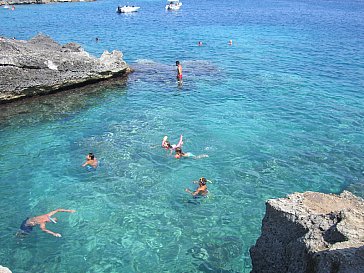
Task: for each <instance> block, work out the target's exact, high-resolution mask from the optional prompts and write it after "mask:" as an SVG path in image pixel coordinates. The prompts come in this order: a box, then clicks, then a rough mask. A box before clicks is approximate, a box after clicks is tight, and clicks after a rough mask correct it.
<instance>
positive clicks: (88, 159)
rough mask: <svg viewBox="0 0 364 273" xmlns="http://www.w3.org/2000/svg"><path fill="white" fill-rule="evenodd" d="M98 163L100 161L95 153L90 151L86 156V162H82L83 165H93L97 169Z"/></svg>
mask: <svg viewBox="0 0 364 273" xmlns="http://www.w3.org/2000/svg"><path fill="white" fill-rule="evenodd" d="M97 165H98V162H97V159H96V157H95V155H94V154H93V153H89V154H88V155H87V156H86V162H85V163H83V164H82V167H86V166H91V167H93V168H94V169H96V168H97Z"/></svg>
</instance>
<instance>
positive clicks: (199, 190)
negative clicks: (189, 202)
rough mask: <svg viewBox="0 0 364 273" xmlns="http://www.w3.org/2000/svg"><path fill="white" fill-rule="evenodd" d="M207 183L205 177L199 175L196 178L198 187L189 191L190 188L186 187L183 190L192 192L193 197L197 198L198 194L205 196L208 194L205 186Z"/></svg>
mask: <svg viewBox="0 0 364 273" xmlns="http://www.w3.org/2000/svg"><path fill="white" fill-rule="evenodd" d="M206 183H207V179H206V178H205V177H201V178H200V179H199V180H198V188H197V189H196V190H195V191H191V190H190V189H186V190H185V191H186V192H188V193H190V194H192V196H193V197H195V198H197V197H198V196H203V197H205V196H207V194H208V192H209V191H208V189H207V186H206Z"/></svg>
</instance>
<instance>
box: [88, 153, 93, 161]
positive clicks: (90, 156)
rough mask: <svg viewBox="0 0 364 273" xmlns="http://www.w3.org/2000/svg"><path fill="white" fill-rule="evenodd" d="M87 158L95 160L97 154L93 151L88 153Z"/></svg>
mask: <svg viewBox="0 0 364 273" xmlns="http://www.w3.org/2000/svg"><path fill="white" fill-rule="evenodd" d="M87 158H88V159H90V160H94V159H95V155H94V154H93V153H89V154H88V155H87Z"/></svg>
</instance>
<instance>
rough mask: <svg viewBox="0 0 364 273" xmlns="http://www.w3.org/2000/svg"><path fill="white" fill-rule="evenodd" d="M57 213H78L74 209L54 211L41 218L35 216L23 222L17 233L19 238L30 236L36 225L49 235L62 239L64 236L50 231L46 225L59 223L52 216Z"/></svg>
mask: <svg viewBox="0 0 364 273" xmlns="http://www.w3.org/2000/svg"><path fill="white" fill-rule="evenodd" d="M57 212H69V213H74V212H76V211H75V210H72V209H56V210H54V211H51V212H48V213H47V214H43V215H40V216H35V217H32V218H29V217H28V218H27V219H25V220H24V221H23V223H22V224H21V226H20V229H19V231H18V233H17V235H18V236H21V235H28V234H29V233H30V232H31V231H32V230H33V227H35V226H36V225H39V227H40V229H41V230H42V231H44V232H46V233H48V234H51V235H53V236H55V237H62V235H61V234H60V233H55V232H53V231H50V230H48V229H47V228H46V223H50V222H52V223H54V224H56V223H57V222H58V219H57V218H55V217H53V218H52V216H53V215H54V214H56V213H57Z"/></svg>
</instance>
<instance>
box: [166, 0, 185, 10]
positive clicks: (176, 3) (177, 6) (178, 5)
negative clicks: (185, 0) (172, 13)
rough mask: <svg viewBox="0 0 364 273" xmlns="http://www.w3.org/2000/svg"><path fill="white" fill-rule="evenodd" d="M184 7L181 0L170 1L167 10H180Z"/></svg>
mask: <svg viewBox="0 0 364 273" xmlns="http://www.w3.org/2000/svg"><path fill="white" fill-rule="evenodd" d="M181 6H182V2H180V1H179V0H168V2H167V5H166V10H179V9H180V8H181Z"/></svg>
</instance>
